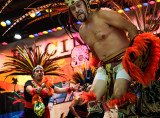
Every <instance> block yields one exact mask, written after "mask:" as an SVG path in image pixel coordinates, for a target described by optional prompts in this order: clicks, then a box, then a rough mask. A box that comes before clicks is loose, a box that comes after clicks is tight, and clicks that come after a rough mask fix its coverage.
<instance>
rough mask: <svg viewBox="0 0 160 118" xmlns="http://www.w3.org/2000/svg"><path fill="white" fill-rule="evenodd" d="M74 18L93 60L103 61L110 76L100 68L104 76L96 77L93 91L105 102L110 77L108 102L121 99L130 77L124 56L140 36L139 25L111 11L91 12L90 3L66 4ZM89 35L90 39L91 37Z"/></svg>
mask: <svg viewBox="0 0 160 118" xmlns="http://www.w3.org/2000/svg"><path fill="white" fill-rule="evenodd" d="M66 4H67V6H68V8H69V14H70V16H73V17H74V18H76V19H77V20H79V21H81V22H82V25H81V27H80V29H79V33H80V36H81V38H82V40H83V41H84V42H85V43H86V44H88V45H89V47H90V49H91V51H92V53H93V56H94V57H95V58H99V59H100V60H101V61H102V64H103V67H104V69H105V70H106V71H107V70H109V71H107V72H110V71H112V70H113V68H114V70H116V71H114V72H113V71H112V73H114V76H113V75H110V74H108V73H107V75H106V74H105V73H106V72H105V71H104V70H103V68H100V69H99V70H98V71H101V73H102V74H98V75H96V77H95V80H94V82H93V86H92V88H91V91H93V92H94V94H95V95H96V100H101V98H102V96H103V95H104V94H105V90H106V89H107V88H106V77H108V79H110V85H109V86H110V88H111V89H110V91H108V93H107V94H108V96H107V97H108V99H112V98H113V95H112V94H114V98H121V97H122V96H123V95H124V94H126V93H127V89H128V85H129V81H130V77H129V75H128V74H127V73H126V71H125V70H124V68H123V66H122V64H121V61H122V56H123V54H124V52H125V50H126V48H127V47H128V45H129V39H128V38H127V35H126V32H125V31H127V32H128V33H129V36H130V38H131V39H133V38H134V37H135V36H136V35H137V28H136V26H135V25H133V24H132V23H130V22H129V21H127V20H126V19H124V18H123V17H121V16H120V15H119V14H117V13H115V12H114V11H112V10H110V9H100V10H90V7H89V3H88V2H87V0H66ZM70 20H71V19H70ZM88 34H89V35H88Z"/></svg>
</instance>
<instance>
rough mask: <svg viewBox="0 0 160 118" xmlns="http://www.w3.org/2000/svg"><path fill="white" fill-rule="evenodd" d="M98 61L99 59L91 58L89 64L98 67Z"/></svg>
mask: <svg viewBox="0 0 160 118" xmlns="http://www.w3.org/2000/svg"><path fill="white" fill-rule="evenodd" d="M99 62H100V59H96V58H92V59H91V61H90V64H89V65H90V66H94V67H98V64H99Z"/></svg>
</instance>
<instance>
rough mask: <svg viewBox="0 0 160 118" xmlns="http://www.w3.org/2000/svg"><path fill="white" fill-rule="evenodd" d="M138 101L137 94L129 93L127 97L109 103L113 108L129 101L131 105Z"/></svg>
mask: <svg viewBox="0 0 160 118" xmlns="http://www.w3.org/2000/svg"><path fill="white" fill-rule="evenodd" d="M136 99H137V95H136V94H132V93H131V92H128V93H126V94H125V95H123V97H122V98H121V99H114V100H110V101H109V102H108V103H109V105H110V106H111V107H115V105H118V106H120V105H122V104H124V103H125V102H126V101H129V102H130V103H131V104H133V103H134V102H135V100H136Z"/></svg>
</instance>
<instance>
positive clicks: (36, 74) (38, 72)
mask: <svg viewBox="0 0 160 118" xmlns="http://www.w3.org/2000/svg"><path fill="white" fill-rule="evenodd" d="M43 76H44V71H43V68H37V69H36V70H35V71H34V72H33V77H34V79H35V80H37V81H41V80H42V77H43Z"/></svg>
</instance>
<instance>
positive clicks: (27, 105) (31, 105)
mask: <svg viewBox="0 0 160 118" xmlns="http://www.w3.org/2000/svg"><path fill="white" fill-rule="evenodd" d="M24 107H26V108H30V109H34V105H33V104H32V103H31V102H27V101H25V105H24Z"/></svg>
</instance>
